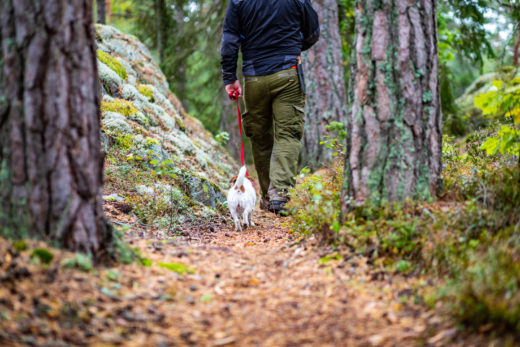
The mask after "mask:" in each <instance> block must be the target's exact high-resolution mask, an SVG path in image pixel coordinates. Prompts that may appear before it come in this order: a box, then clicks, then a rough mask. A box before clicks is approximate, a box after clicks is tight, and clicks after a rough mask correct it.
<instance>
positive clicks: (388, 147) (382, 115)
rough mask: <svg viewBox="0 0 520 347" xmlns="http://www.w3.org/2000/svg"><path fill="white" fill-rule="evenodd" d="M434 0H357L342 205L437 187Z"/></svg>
mask: <svg viewBox="0 0 520 347" xmlns="http://www.w3.org/2000/svg"><path fill="white" fill-rule="evenodd" d="M436 10H437V8H436V1H431V0H418V1H413V2H411V1H408V0H383V1H375V0H358V1H357V3H356V10H355V11H356V31H357V32H356V42H355V47H354V51H353V57H352V64H351V78H350V87H349V107H350V109H349V113H348V121H347V155H346V159H345V181H344V191H343V196H342V211H343V213H345V212H346V211H347V210H348V209H349V208H351V207H352V205H353V204H362V203H366V202H368V201H371V202H374V203H376V204H378V203H380V202H384V201H403V200H405V199H406V198H412V199H429V198H432V197H434V196H435V195H436V193H437V192H438V189H440V187H441V147H442V133H441V108H440V97H439V81H438V58H437V30H436Z"/></svg>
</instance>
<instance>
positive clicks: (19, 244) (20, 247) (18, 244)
mask: <svg viewBox="0 0 520 347" xmlns="http://www.w3.org/2000/svg"><path fill="white" fill-rule="evenodd" d="M13 246H14V248H15V249H16V250H17V251H18V252H21V251H25V250H26V249H27V248H28V247H27V243H26V242H25V241H23V240H17V241H14V242H13Z"/></svg>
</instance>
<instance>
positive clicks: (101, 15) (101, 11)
mask: <svg viewBox="0 0 520 347" xmlns="http://www.w3.org/2000/svg"><path fill="white" fill-rule="evenodd" d="M96 1H97V2H96V6H97V8H96V9H97V22H98V23H100V24H106V22H107V16H106V3H105V0H96Z"/></svg>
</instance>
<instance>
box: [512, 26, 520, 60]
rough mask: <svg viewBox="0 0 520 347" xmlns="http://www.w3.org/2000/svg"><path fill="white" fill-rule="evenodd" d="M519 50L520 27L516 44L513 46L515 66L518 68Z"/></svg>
mask: <svg viewBox="0 0 520 347" xmlns="http://www.w3.org/2000/svg"><path fill="white" fill-rule="evenodd" d="M519 48H520V27H518V29H517V31H516V38H515V44H514V46H513V65H514V66H518V55H519V53H520V52H519V51H518V49H519Z"/></svg>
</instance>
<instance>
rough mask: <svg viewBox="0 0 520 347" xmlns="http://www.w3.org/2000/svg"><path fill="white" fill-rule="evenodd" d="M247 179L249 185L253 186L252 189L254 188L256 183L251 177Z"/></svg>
mask: <svg viewBox="0 0 520 347" xmlns="http://www.w3.org/2000/svg"><path fill="white" fill-rule="evenodd" d="M247 179H248V180H249V181H251V184H252V185H253V187H255V186H256V181H255V179H254V178H253V177H251V176H249V177H248V178H247Z"/></svg>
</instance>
